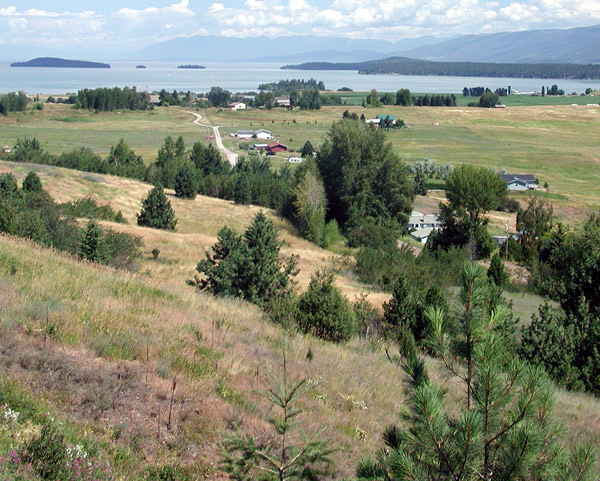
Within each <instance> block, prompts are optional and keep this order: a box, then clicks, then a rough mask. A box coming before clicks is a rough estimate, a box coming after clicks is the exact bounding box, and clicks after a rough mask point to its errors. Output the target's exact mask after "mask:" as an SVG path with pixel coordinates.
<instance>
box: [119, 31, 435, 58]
mask: <svg viewBox="0 0 600 481" xmlns="http://www.w3.org/2000/svg"><path fill="white" fill-rule="evenodd" d="M439 41H441V39H440V38H434V37H421V38H414V39H402V40H398V41H397V42H392V41H387V40H373V39H350V38H339V37H317V36H314V35H294V36H289V37H278V38H269V37H265V36H262V37H243V38H242V37H217V36H213V35H206V36H204V35H196V36H193V37H186V38H174V39H171V40H167V41H165V42H161V43H157V44H154V45H150V46H149V47H146V48H144V49H142V50H139V51H137V52H132V53H131V54H129V55H128V57H129V58H131V59H135V60H136V61H141V60H146V59H150V60H171V61H173V60H197V59H198V52H202V61H204V62H208V61H213V62H214V61H219V62H230V61H244V62H256V61H273V62H300V61H307V60H310V61H315V60H320V59H322V58H324V59H327V60H329V61H331V60H334V61H348V60H353V61H357V60H367V59H373V58H378V57H379V58H381V57H385V56H389V55H392V54H394V53H396V52H398V51H400V50H408V49H412V48H416V47H420V46H422V45H427V44H430V43H435V42H439ZM322 51H330V52H331V56H326V57H321V56H319V55H318V54H317V53H316V52H322ZM354 51H363V52H370V53H371V55H370V56H368V57H366V58H365V57H359V58H356V57H354V58H352V59H346V58H342V57H341V56H340V57H339V58H338V55H340V54H343V53H346V52H354ZM311 52H315V55H311V54H310V53H311ZM297 55H302V56H304V58H294V56H297Z"/></svg>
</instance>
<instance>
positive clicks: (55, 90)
mask: <svg viewBox="0 0 600 481" xmlns="http://www.w3.org/2000/svg"><path fill="white" fill-rule="evenodd" d="M144 65H146V66H147V67H148V68H146V69H136V68H135V66H136V64H135V63H132V62H111V66H112V68H110V69H65V68H29V67H28V68H11V67H10V65H9V63H6V62H1V63H0V93H6V92H12V91H15V90H24V91H25V92H28V93H30V94H35V93H40V94H64V93H67V92H76V91H77V90H79V89H81V88H95V87H124V86H136V87H137V88H138V90H150V91H152V90H161V89H163V88H164V89H167V90H173V89H177V90H183V91H188V90H191V91H192V92H207V91H208V90H210V88H211V87H213V86H219V87H223V88H225V89H227V90H230V91H231V92H248V91H253V90H256V89H257V87H258V85H259V84H261V83H267V82H276V81H278V80H282V79H292V78H304V79H309V78H311V77H313V78H316V79H317V80H322V81H323V82H324V83H325V87H326V88H328V89H330V90H337V89H339V88H341V87H349V88H351V89H353V90H355V91H368V90H371V89H372V88H376V89H377V90H378V91H380V92H395V91H396V90H398V89H399V88H407V89H409V90H411V91H412V92H422V93H451V92H454V93H461V92H462V89H463V87H477V86H483V87H489V88H491V89H492V90H494V89H496V88H498V87H507V86H508V85H510V86H511V87H512V88H513V89H517V90H520V91H540V90H541V88H542V86H543V85H546V86H549V85H552V84H557V85H558V86H559V88H561V89H564V90H565V92H567V93H571V92H577V93H581V92H583V91H585V89H586V88H588V87H591V88H593V89H597V88H600V80H594V81H591V80H566V79H509V78H482V77H435V76H406V75H359V74H358V73H357V72H352V71H346V70H329V71H325V70H324V71H314V70H281V69H280V67H281V64H270V63H269V64H260V63H247V64H238V63H220V64H216V63H207V64H205V66H206V69H204V70H184V69H177V68H176V67H177V65H179V64H178V63H175V62H173V63H166V62H160V63H158V62H154V63H153V62H148V63H145V64H144Z"/></svg>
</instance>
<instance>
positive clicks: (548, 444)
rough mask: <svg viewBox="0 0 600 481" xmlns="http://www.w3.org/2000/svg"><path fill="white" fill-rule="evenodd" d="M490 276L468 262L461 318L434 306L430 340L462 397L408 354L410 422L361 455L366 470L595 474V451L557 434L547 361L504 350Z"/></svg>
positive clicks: (361, 469) (447, 475) (466, 480)
mask: <svg viewBox="0 0 600 481" xmlns="http://www.w3.org/2000/svg"><path fill="white" fill-rule="evenodd" d="M485 284H486V279H485V272H484V271H483V270H482V269H480V268H478V267H477V266H473V265H467V266H466V267H465V270H464V272H463V288H462V291H461V294H460V303H461V308H460V311H459V313H458V314H459V315H458V319H457V323H456V325H454V326H452V325H451V323H450V322H449V320H448V316H447V314H446V313H444V312H442V311H441V310H439V309H436V308H432V309H429V310H428V317H429V319H430V322H431V331H430V337H429V343H428V344H429V346H430V348H431V349H432V351H433V352H434V353H436V354H437V355H438V357H439V358H440V360H441V362H442V365H443V366H444V368H445V369H446V371H447V372H448V375H449V377H450V381H449V385H459V386H462V389H461V392H462V394H461V396H460V400H459V401H456V400H455V399H453V401H452V402H451V403H450V402H447V401H446V400H445V397H446V392H447V389H446V388H445V387H443V386H440V385H438V384H437V383H436V382H434V381H433V380H432V379H430V378H429V375H428V373H427V370H426V367H425V360H424V359H422V358H419V357H418V356H409V357H407V358H405V359H403V360H402V361H401V362H402V365H403V368H404V371H405V373H406V375H407V380H408V386H409V389H410V397H409V405H410V411H409V412H408V413H407V414H406V415H405V423H406V424H407V427H406V428H399V427H396V426H392V427H390V428H388V429H387V430H386V431H385V433H384V436H383V437H384V440H385V443H386V446H387V449H385V450H381V451H380V453H379V455H378V458H377V460H375V461H374V460H372V459H364V460H361V461H360V462H359V464H358V467H357V476H358V478H359V479H387V480H390V481H407V480H411V481H475V480H482V481H513V480H527V481H534V480H545V481H574V480H579V481H581V480H588V481H591V480H592V479H594V472H593V469H594V464H595V461H596V450H595V449H594V448H593V447H591V446H590V447H577V448H575V449H573V450H572V451H571V453H569V454H568V455H567V454H566V453H565V451H564V448H563V447H562V445H561V444H560V443H559V440H558V439H557V438H558V436H559V435H560V434H561V432H562V429H561V428H560V427H559V426H558V425H557V424H556V423H555V422H554V421H553V419H552V408H553V406H554V388H553V386H552V384H551V382H550V381H549V380H548V379H547V376H546V375H545V373H544V372H543V371H542V370H541V369H538V368H534V367H531V366H528V365H526V364H524V363H522V362H520V361H518V360H517V359H515V358H514V357H512V355H511V353H510V351H509V350H507V349H505V344H504V339H503V336H502V335H501V334H499V333H498V332H497V331H496V329H495V325H496V324H497V323H498V322H499V321H501V319H502V317H504V316H505V312H504V310H503V309H498V310H497V311H494V312H492V313H491V314H486V313H485V309H484V303H483V295H482V293H483V290H484V286H485ZM455 332H456V334H454V333H455ZM457 407H458V408H459V409H458V412H457V409H456V408H457Z"/></svg>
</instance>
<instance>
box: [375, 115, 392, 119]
mask: <svg viewBox="0 0 600 481" xmlns="http://www.w3.org/2000/svg"><path fill="white" fill-rule="evenodd" d="M377 118H378V119H379V120H383V119H387V118H389V119H390V120H396V117H395V116H394V115H378V116H377Z"/></svg>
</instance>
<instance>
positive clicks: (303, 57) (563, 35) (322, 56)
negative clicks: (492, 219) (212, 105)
mask: <svg viewBox="0 0 600 481" xmlns="http://www.w3.org/2000/svg"><path fill="white" fill-rule="evenodd" d="M598 45H600V25H596V26H592V27H580V28H572V29H568V30H558V29H554V30H529V31H524V32H505V33H495V34H489V35H462V36H458V37H453V38H448V37H446V38H443V37H431V36H428V37H419V38H408V39H401V40H398V41H395V42H393V41H387V40H374V39H350V38H340V37H317V36H314V35H313V36H311V35H307V36H301V35H295V36H289V37H279V38H274V39H273V38H269V37H264V36H263V37H243V38H242V37H217V36H214V35H207V36H202V35H196V36H192V37H180V38H174V39H171V40H167V41H165V42H160V43H157V44H154V45H149V46H147V47H145V48H142V49H140V50H136V51H131V52H119V53H118V54H116V53H114V52H115V51H114V50H112V51H109V50H108V49H107V48H104V49H101V48H100V47H98V48H93V49H90V48H87V47H85V48H84V46H81V47H78V49H77V50H75V49H74V50H73V51H64V50H62V51H56V50H55V51H49V50H47V49H36V48H34V47H28V46H18V45H6V44H5V45H0V59H4V60H13V61H14V60H22V59H23V58H32V57H42V56H44V57H46V56H48V57H49V56H52V57H78V58H82V59H86V60H96V59H98V58H104V59H110V60H132V61H151V60H152V61H173V62H181V61H186V62H189V61H193V62H198V63H200V62H202V63H204V62H273V63H302V62H364V61H367V60H378V59H382V58H385V57H391V56H402V57H409V58H413V59H421V60H434V61H440V62H448V61H451V62H498V63H584V64H587V63H600V48H598ZM109 52H111V53H109ZM92 54H93V55H94V56H95V58H90V55H92Z"/></svg>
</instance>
